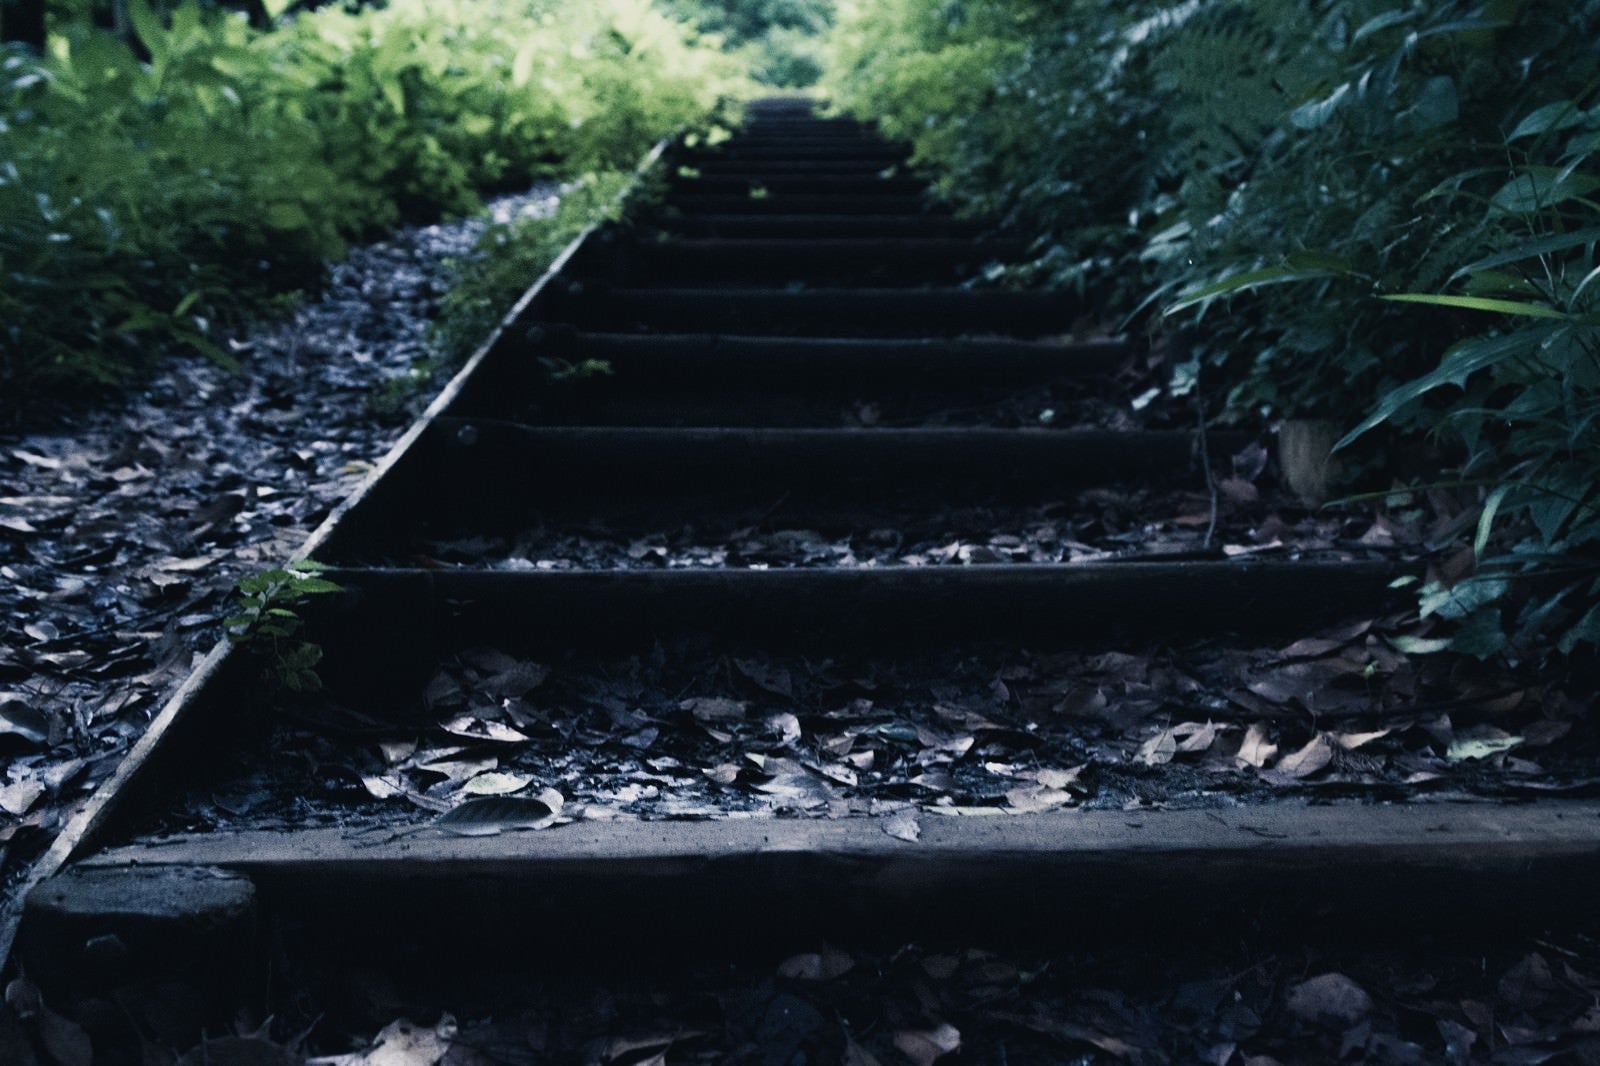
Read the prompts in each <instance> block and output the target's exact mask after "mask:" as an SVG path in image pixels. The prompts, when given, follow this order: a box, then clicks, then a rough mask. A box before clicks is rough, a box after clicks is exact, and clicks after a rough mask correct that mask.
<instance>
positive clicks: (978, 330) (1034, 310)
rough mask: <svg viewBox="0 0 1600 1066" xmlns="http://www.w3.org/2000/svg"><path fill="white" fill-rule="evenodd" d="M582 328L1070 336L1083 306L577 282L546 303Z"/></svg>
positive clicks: (978, 295)
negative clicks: (614, 285)
mask: <svg viewBox="0 0 1600 1066" xmlns="http://www.w3.org/2000/svg"><path fill="white" fill-rule="evenodd" d="M542 311H543V314H544V316H545V317H546V318H547V319H549V320H553V321H564V322H571V323H572V324H574V325H576V326H579V327H581V328H585V329H606V330H613V331H614V330H618V329H628V328H630V327H631V328H632V329H635V330H640V329H642V330H650V331H658V332H681V331H683V330H695V329H700V330H707V329H709V330H712V331H715V332H718V333H750V334H762V335H765V334H793V335H797V336H818V337H851V336H873V337H881V336H902V337H953V336H961V335H975V334H1004V335H1009V336H1014V337H1037V336H1043V335H1048V334H1060V333H1066V332H1068V331H1070V330H1071V329H1072V326H1073V322H1074V321H1075V320H1076V319H1077V318H1078V316H1079V315H1080V314H1082V312H1083V306H1082V304H1081V303H1080V301H1079V300H1078V298H1077V297H1075V296H1073V295H1071V294H1068V293H1052V292H1007V291H1000V290H979V289H948V288H936V289H865V288H852V289H820V288H819V289H808V290H798V291H790V290H783V289H727V290H717V289H678V288H648V289H640V288H628V289H623V288H617V289H613V288H607V287H602V286H597V285H593V284H588V283H580V282H574V283H571V284H569V285H567V286H566V287H564V288H562V289H560V290H557V291H553V292H551V293H550V294H549V299H548V300H547V301H546V303H545V305H544V306H543V308H542Z"/></svg>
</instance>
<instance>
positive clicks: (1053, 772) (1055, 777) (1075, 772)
mask: <svg viewBox="0 0 1600 1066" xmlns="http://www.w3.org/2000/svg"><path fill="white" fill-rule="evenodd" d="M1087 766H1088V764H1087V763H1084V764H1081V765H1078V766H1074V767H1072V768H1070V769H1067V770H1062V769H1059V768H1056V767H1045V768H1044V769H1043V770H1037V771H1035V772H1034V774H1033V779H1034V780H1035V781H1037V782H1039V784H1041V785H1043V786H1044V787H1045V788H1070V787H1072V786H1073V785H1075V784H1077V783H1078V779H1079V778H1081V777H1082V776H1083V771H1084V770H1085V769H1086V768H1087Z"/></svg>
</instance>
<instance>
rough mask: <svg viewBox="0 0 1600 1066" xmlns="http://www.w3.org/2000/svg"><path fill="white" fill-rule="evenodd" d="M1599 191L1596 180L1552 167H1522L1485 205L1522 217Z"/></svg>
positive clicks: (1591, 176)
mask: <svg viewBox="0 0 1600 1066" xmlns="http://www.w3.org/2000/svg"><path fill="white" fill-rule="evenodd" d="M1596 189H1600V178H1597V177H1595V176H1593V175H1591V174H1579V173H1575V172H1574V173H1566V174H1563V173H1562V172H1560V171H1558V170H1556V169H1555V168H1553V167H1525V168H1523V171H1522V173H1520V174H1518V175H1517V176H1516V177H1514V178H1512V179H1511V180H1510V181H1508V182H1506V183H1505V184H1504V185H1502V186H1501V187H1500V189H1499V191H1497V192H1496V193H1495V194H1494V195H1493V196H1492V197H1490V198H1489V203H1490V204H1491V205H1493V206H1494V207H1497V208H1499V209H1500V210H1501V211H1504V212H1506V213H1507V214H1513V215H1526V214H1531V213H1533V212H1535V211H1540V210H1542V209H1544V208H1546V207H1552V206H1554V205H1556V204H1560V203H1565V202H1567V201H1568V200H1575V199H1578V198H1579V197H1583V196H1587V195H1589V194H1590V193H1592V192H1594V191H1595V190H1596Z"/></svg>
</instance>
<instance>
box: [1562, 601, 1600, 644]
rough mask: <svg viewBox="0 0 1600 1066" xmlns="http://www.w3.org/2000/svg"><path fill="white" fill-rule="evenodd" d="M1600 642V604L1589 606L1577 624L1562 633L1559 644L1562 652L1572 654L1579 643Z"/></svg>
mask: <svg viewBox="0 0 1600 1066" xmlns="http://www.w3.org/2000/svg"><path fill="white" fill-rule="evenodd" d="M1582 643H1589V644H1600V604H1595V605H1594V606H1593V607H1591V608H1589V611H1588V613H1587V614H1585V615H1584V616H1583V617H1582V618H1580V619H1578V622H1577V624H1576V625H1574V626H1573V627H1572V628H1571V629H1569V630H1567V631H1566V632H1565V633H1563V634H1562V635H1561V640H1560V641H1559V642H1558V644H1557V646H1558V647H1559V648H1560V649H1561V650H1562V652H1564V653H1566V654H1568V655H1570V654H1572V650H1573V649H1574V648H1576V647H1577V646H1578V645H1579V644H1582Z"/></svg>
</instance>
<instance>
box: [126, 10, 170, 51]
mask: <svg viewBox="0 0 1600 1066" xmlns="http://www.w3.org/2000/svg"><path fill="white" fill-rule="evenodd" d="M128 21H130V22H132V23H133V29H134V32H136V33H137V34H138V35H139V40H140V41H141V42H142V43H143V44H144V46H145V48H147V49H148V50H149V52H150V58H151V60H152V61H153V62H154V63H155V65H156V66H158V67H160V66H163V65H165V64H166V61H167V55H168V47H167V45H168V41H167V31H166V28H165V27H164V26H162V25H161V19H160V17H159V16H158V15H157V14H156V13H155V12H154V11H152V10H150V5H149V4H148V3H147V2H146V0H128Z"/></svg>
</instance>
